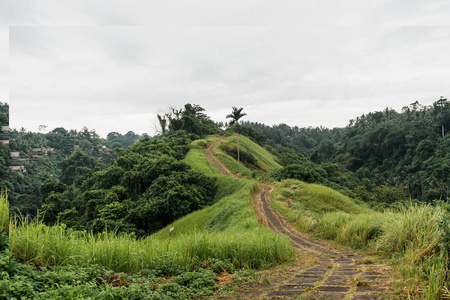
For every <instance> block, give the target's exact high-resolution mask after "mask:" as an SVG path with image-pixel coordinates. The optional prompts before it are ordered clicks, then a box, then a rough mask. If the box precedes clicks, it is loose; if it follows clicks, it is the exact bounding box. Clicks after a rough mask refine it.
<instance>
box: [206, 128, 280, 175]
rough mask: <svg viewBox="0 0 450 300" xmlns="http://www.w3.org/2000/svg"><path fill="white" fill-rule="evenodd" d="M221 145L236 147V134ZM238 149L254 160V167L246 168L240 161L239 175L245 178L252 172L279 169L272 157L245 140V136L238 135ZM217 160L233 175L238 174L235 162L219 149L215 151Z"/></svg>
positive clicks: (266, 171) (259, 172) (259, 147)
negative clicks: (248, 154)
mask: <svg viewBox="0 0 450 300" xmlns="http://www.w3.org/2000/svg"><path fill="white" fill-rule="evenodd" d="M221 144H229V145H230V146H232V147H237V143H236V134H232V135H230V136H228V137H226V138H225V139H224V140H222V141H221ZM239 148H240V149H242V150H244V151H245V150H248V151H249V152H250V153H251V154H252V155H253V156H254V157H255V159H256V162H257V163H256V166H246V165H245V163H242V161H241V173H242V175H244V176H246V177H251V176H252V173H253V171H255V172H256V173H258V174H265V173H270V172H271V171H273V170H275V169H279V168H281V166H280V164H278V163H277V162H276V158H275V156H274V155H272V154H271V153H269V152H268V151H267V150H265V149H264V148H262V147H261V146H259V145H258V144H256V143H255V142H253V141H252V140H250V139H249V138H247V137H246V136H243V135H239ZM215 153H216V155H217V158H218V159H219V160H220V161H221V162H222V163H223V164H224V165H225V166H226V167H227V168H228V169H229V170H230V171H231V172H232V173H233V174H237V173H238V166H237V160H235V159H234V158H233V157H231V156H230V155H228V154H227V153H225V151H223V150H222V149H220V147H217V148H216V149H215Z"/></svg>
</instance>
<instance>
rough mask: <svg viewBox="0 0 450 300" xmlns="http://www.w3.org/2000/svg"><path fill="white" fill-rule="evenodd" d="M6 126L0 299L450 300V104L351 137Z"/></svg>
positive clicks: (210, 123)
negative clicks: (104, 132)
mask: <svg viewBox="0 0 450 300" xmlns="http://www.w3.org/2000/svg"><path fill="white" fill-rule="evenodd" d="M223 117H226V119H227V122H226V123H223V122H217V121H215V120H213V119H212V118H211V117H210V116H209V115H208V112H207V111H206V110H205V109H204V108H203V107H202V106H200V105H197V104H193V103H187V104H185V105H184V106H183V107H181V108H171V109H168V110H167V111H166V112H164V113H160V114H157V115H155V120H156V122H157V126H158V131H157V132H158V133H157V134H156V135H153V136H151V135H148V134H147V133H142V134H139V133H135V132H133V131H128V132H127V133H125V134H123V133H119V132H110V133H109V134H108V135H107V136H103V137H102V136H100V135H99V134H98V133H97V132H96V130H95V129H89V128H87V127H83V128H82V129H81V130H77V129H71V128H63V127H57V128H47V127H46V126H44V125H42V127H40V128H39V129H40V130H39V132H32V131H28V130H27V129H25V128H10V127H9V104H7V103H0V123H1V125H2V133H1V134H2V143H1V144H0V190H1V193H0V299H450V292H449V287H450V271H449V266H450V259H449V253H450V248H449V242H450V218H449V217H450V204H449V202H448V200H449V185H450V151H449V149H450V134H449V131H450V101H448V100H447V99H446V98H444V97H440V98H439V99H436V101H435V102H434V103H433V104H432V105H422V104H420V103H419V102H418V101H416V102H413V103H411V104H407V103H405V106H404V107H403V109H401V111H396V110H394V109H391V108H386V109H384V110H382V111H374V112H367V113H365V114H363V115H360V116H358V117H356V118H355V119H352V120H349V121H348V125H347V126H346V127H342V128H326V127H322V126H319V127H302V128H299V127H297V126H293V127H291V126H290V125H288V124H276V125H271V124H263V123H258V122H254V121H252V111H251V109H247V108H246V107H230V108H229V112H228V114H227V115H226V116H223Z"/></svg>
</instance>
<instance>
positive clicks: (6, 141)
mask: <svg viewBox="0 0 450 300" xmlns="http://www.w3.org/2000/svg"><path fill="white" fill-rule="evenodd" d="M1 142H2V144H3V145H9V140H1Z"/></svg>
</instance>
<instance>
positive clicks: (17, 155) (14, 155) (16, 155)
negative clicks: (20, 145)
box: [11, 152, 20, 159]
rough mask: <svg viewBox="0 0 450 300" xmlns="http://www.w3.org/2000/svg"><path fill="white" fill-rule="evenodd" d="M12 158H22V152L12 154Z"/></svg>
mask: <svg viewBox="0 0 450 300" xmlns="http://www.w3.org/2000/svg"><path fill="white" fill-rule="evenodd" d="M11 158H12V159H19V158H20V152H11Z"/></svg>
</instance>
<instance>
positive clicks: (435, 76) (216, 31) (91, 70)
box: [0, 0, 450, 136]
mask: <svg viewBox="0 0 450 300" xmlns="http://www.w3.org/2000/svg"><path fill="white" fill-rule="evenodd" d="M215 2H217V3H215ZM220 2H221V3H220V4H218V3H219V1H211V0H201V1H199V0H194V1H192V0H183V1H168V0H167V1H130V0H128V1H124V0H122V1H111V0H108V1H99V0H96V1H91V0H89V1H88V0H71V1H62V0H54V1H53V0H52V1H49V0H39V1H31V0H27V1H20V0H19V1H18V0H11V1H4V0H0V3H1V4H0V5H1V6H0V57H1V61H0V101H1V102H8V103H9V104H10V125H11V127H13V128H17V129H18V128H21V127H24V128H26V129H27V130H30V131H37V130H38V126H39V125H47V126H48V129H53V128H55V127H61V126H62V127H65V128H66V129H78V130H79V129H81V128H82V127H83V126H87V127H88V128H89V129H95V130H96V131H97V132H98V133H99V134H100V135H102V136H106V134H107V133H108V132H111V131H118V132H121V133H126V132H127V131H129V130H132V131H134V132H136V133H139V134H142V133H144V132H147V133H148V134H150V135H153V134H154V133H155V132H154V128H155V127H154V125H155V123H156V118H155V116H156V113H161V112H165V111H167V110H168V109H169V107H175V108H180V107H182V106H183V105H184V104H185V103H194V104H199V105H200V106H202V107H204V108H205V109H206V113H207V114H208V115H210V116H211V117H212V119H213V120H215V121H226V120H225V116H226V115H227V114H228V113H230V112H231V107H232V106H237V107H243V108H244V111H245V112H246V113H247V114H248V116H247V117H245V118H244V120H249V121H255V122H262V123H265V124H267V125H273V124H279V123H286V124H288V125H290V126H299V127H308V126H319V125H323V126H326V127H344V126H346V125H347V124H348V121H349V120H350V119H353V118H356V117H357V116H360V115H361V114H364V113H368V112H371V111H376V110H383V109H384V108H386V107H390V108H394V109H396V110H398V111H400V110H401V108H402V107H403V106H406V105H408V104H410V103H412V102H414V101H416V100H418V101H419V102H421V103H422V104H425V105H430V104H431V103H432V102H433V101H436V100H438V99H439V97H440V96H445V97H450V96H449V95H450V54H449V52H450V27H447V26H448V25H450V24H449V23H450V18H448V13H449V12H450V4H449V2H448V1H417V0H408V1H392V0H389V1H388V0H381V1H380V0H377V1H360V0H358V1H345V2H342V1H298V0H295V1H280V0H277V1H264V0H252V1H242V0H240V1H235V0H233V1H230V0H227V1H220ZM302 2H303V3H302ZM344 3H345V5H344Z"/></svg>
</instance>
